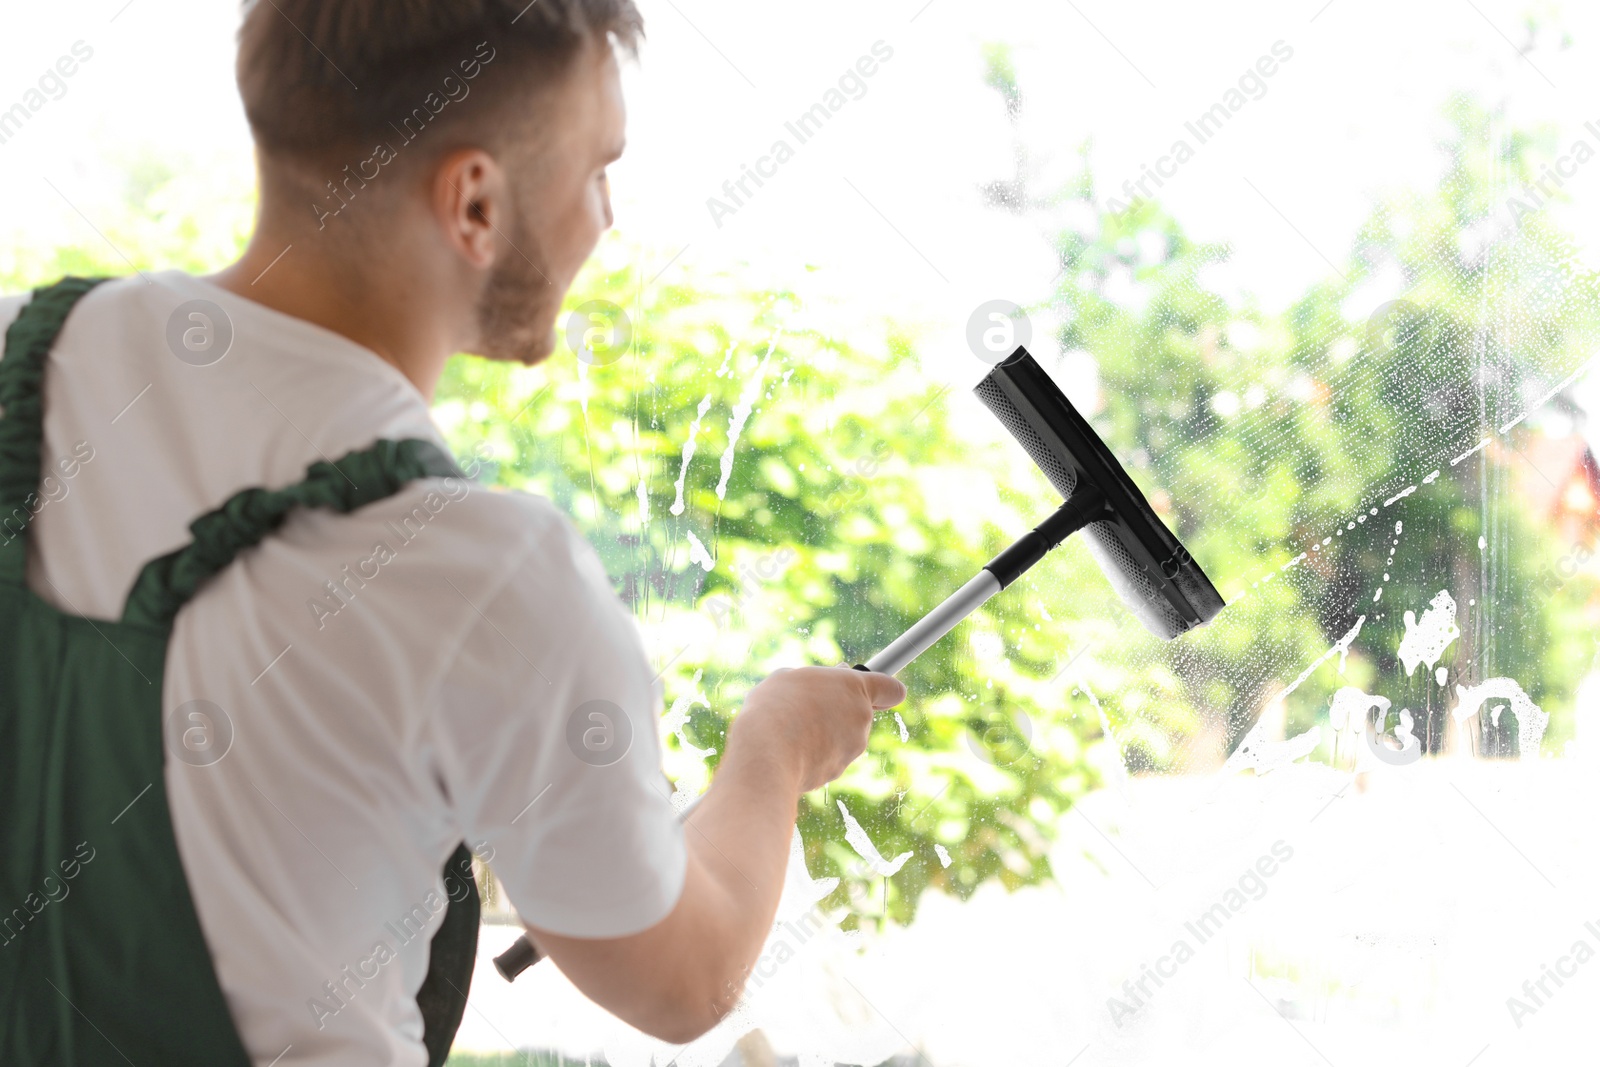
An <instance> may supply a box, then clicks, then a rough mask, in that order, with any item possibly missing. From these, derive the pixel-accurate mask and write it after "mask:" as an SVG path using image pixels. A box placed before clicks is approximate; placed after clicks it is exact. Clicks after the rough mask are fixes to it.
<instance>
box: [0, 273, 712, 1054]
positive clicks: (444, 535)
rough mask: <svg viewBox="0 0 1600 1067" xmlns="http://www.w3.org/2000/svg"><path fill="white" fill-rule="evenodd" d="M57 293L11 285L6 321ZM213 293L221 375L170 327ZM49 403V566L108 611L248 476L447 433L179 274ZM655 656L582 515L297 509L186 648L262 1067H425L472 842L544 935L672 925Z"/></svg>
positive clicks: (67, 333) (48, 594) (179, 694)
mask: <svg viewBox="0 0 1600 1067" xmlns="http://www.w3.org/2000/svg"><path fill="white" fill-rule="evenodd" d="M27 299H28V297H27V296H26V295H23V296H18V297H11V298H6V299H0V325H8V324H9V323H10V322H11V321H12V320H13V319H14V318H15V316H16V314H17V312H18V311H19V310H20V308H21V307H22V306H23V305H24V304H25V303H26V302H27ZM197 299H198V300H209V301H211V302H213V303H214V304H215V305H217V306H219V307H220V308H222V309H223V311H224V312H225V314H226V317H227V321H228V322H231V327H232V333H233V338H232V343H231V347H230V348H229V349H228V351H227V353H226V355H225V356H223V358H221V359H220V360H218V361H217V362H214V363H211V364H210V365H205V366H200V365H196V363H197V362H203V361H204V359H203V358H199V359H197V358H196V357H194V356H190V357H189V358H188V359H187V360H185V359H180V358H178V357H177V356H176V355H175V354H174V351H173V349H172V348H171V347H170V346H169V342H168V324H169V319H170V318H171V317H172V316H173V313H174V311H175V309H177V308H178V306H179V305H180V304H183V303H184V302H186V301H190V300H197ZM196 321H197V322H198V320H196ZM189 326H190V324H189V323H188V322H182V323H180V329H179V331H178V332H179V333H180V334H181V333H182V329H183V328H188V327H189ZM194 336H195V337H196V338H197V343H198V342H203V341H204V340H205V338H204V336H202V335H194ZM219 337H220V334H214V335H212V342H211V343H212V344H213V345H217V344H219V343H220V342H219V341H218V338H219ZM211 351H212V353H213V354H214V353H215V351H216V349H215V348H213V349H212V350H211ZM44 399H45V431H44V466H45V468H46V469H47V470H57V471H59V470H66V469H72V468H73V465H72V464H70V463H69V464H67V465H66V467H57V462H58V460H59V459H61V458H63V457H68V456H73V455H76V457H77V458H78V459H79V460H80V462H79V463H78V464H77V465H76V469H75V470H74V473H73V475H72V476H71V477H70V478H68V477H60V476H58V478H57V482H56V484H55V485H54V486H47V487H46V491H44V492H42V493H41V495H42V496H43V497H44V498H45V499H46V500H47V501H48V503H46V504H45V505H44V507H43V508H42V509H41V510H40V511H39V513H38V517H37V518H36V520H35V525H34V527H33V529H34V539H33V543H34V548H35V551H34V554H33V556H32V558H31V561H30V565H29V572H28V578H29V584H30V585H31V586H32V587H33V589H34V590H35V591H36V592H37V593H38V594H39V595H40V596H42V597H44V598H45V599H46V600H48V601H49V602H51V603H52V604H54V605H55V606H57V607H58V608H60V609H61V610H63V611H68V612H71V613H73V614H77V615H86V616H89V617H90V618H94V619H115V618H118V617H119V616H120V615H121V612H122V607H123V603H124V600H125V599H126V597H127V594H128V590H129V588H130V587H131V585H132V583H133V581H134V578H135V576H136V575H137V574H138V571H139V568H140V567H141V566H142V565H143V564H144V563H145V562H146V561H148V560H150V559H152V558H155V557H157V556H160V555H163V554H165V553H167V552H170V551H172V550H174V549H176V548H179V547H181V546H183V545H185V544H187V543H188V542H189V540H190V534H189V532H188V524H189V523H190V522H191V521H192V520H193V519H194V518H196V517H197V516H199V515H200V514H202V513H204V512H206V511H208V510H210V509H212V508H214V507H216V506H217V505H219V504H221V503H222V502H223V501H224V500H226V499H227V498H228V497H229V496H231V495H232V494H233V493H235V492H237V491H238V490H240V489H244V488H248V487H253V486H266V487H281V486H285V485H288V484H290V483H293V482H297V481H299V480H300V479H301V478H303V477H304V475H305V471H306V467H307V466H308V465H309V464H310V463H313V462H315V461H317V460H319V459H323V458H327V459H338V458H340V457H341V456H343V455H344V454H345V453H347V452H349V451H351V450H353V449H360V448H365V447H367V446H368V445H370V444H372V443H373V442H374V441H375V440H377V439H379V438H392V439H399V438H405V437H420V438H426V439H430V440H433V441H435V442H436V443H439V444H440V445H441V446H443V440H442V438H441V437H440V435H439V433H438V431H437V429H436V428H435V427H434V426H433V424H432V422H431V420H430V417H429V413H428V407H427V404H426V402H425V401H424V399H423V397H422V395H421V394H420V393H419V392H418V391H417V390H416V388H415V387H414V386H412V384H411V383H410V382H409V381H408V380H407V379H406V378H405V377H404V376H403V375H401V374H400V372H399V371H398V370H396V369H395V368H394V367H393V366H391V365H390V364H388V363H386V362H384V361H383V360H382V359H381V358H379V357H378V356H377V355H376V354H375V353H373V352H371V351H370V350H368V349H366V348H364V347H362V346H360V345H358V344H356V343H355V342H353V341H350V340H348V339H347V338H344V337H342V336H339V335H337V334H335V333H333V332H331V331H328V330H325V329H323V328H321V327H319V326H315V325H313V324H311V323H308V322H305V321H303V320H300V319H296V318H294V317H292V316H289V315H285V314H282V313H280V312H277V311H273V310H271V309H269V308H267V307H264V306H262V305H260V304H256V303H254V302H252V301H249V300H245V299H242V298H240V297H237V296H235V295H233V294H231V293H229V292H227V291H225V290H222V289H220V288H218V287H216V286H214V285H212V284H210V283H208V282H204V281H201V280H199V279H196V278H192V277H190V276H188V275H186V274H184V273H182V272H178V271H172V272H166V273H160V274H155V275H152V276H150V281H148V282H147V281H145V280H144V279H143V278H140V277H137V276H135V277H132V278H126V279H121V280H117V281H112V282H107V283H105V284H103V285H101V286H100V287H99V288H97V289H95V290H94V291H93V292H91V293H90V294H89V295H88V296H86V297H84V298H83V299H82V300H81V301H80V302H79V304H78V306H77V307H76V308H75V309H74V311H73V313H72V315H71V317H70V318H69V319H68V320H67V324H66V328H65V329H64V330H63V332H62V334H61V336H60V338H59V339H58V340H57V342H56V345H55V347H54V349H53V351H52V352H51V355H50V359H49V363H48V367H47V370H46V374H45V380H44ZM86 455H87V456H89V457H90V458H88V459H87V460H86V461H84V460H83V457H84V456H86ZM379 546H387V550H386V551H385V550H380V548H379ZM329 582H332V583H334V585H335V588H333V589H331V590H330V587H329V586H328V585H327V584H325V583H329ZM316 605H320V607H318V606H316ZM653 673H654V672H653V671H652V670H651V669H650V666H649V663H648V660H647V658H646V656H645V653H644V649H643V645H642V643H641V641H640V638H639V634H638V630H637V627H636V626H635V624H634V621H633V619H632V617H631V616H630V615H629V613H628V611H627V609H626V608H625V607H624V606H623V604H622V603H621V601H620V600H619V599H618V597H617V596H616V593H615V591H614V590H613V589H612V587H611V583H610V581H609V579H608V578H607V576H606V574H605V571H604V569H603V567H602V565H601V562H600V559H599V557H598V556H597V555H596V554H595V552H594V550H593V548H592V547H591V546H590V545H589V544H588V543H587V542H586V541H585V540H584V539H583V538H582V537H581V536H580V535H579V534H578V532H577V531H576V529H575V528H574V527H573V526H572V524H571V523H570V522H569V521H568V520H567V518H566V517H565V516H564V515H562V514H561V513H560V512H559V511H558V510H557V509H556V508H555V507H554V506H553V505H552V504H551V503H550V502H549V501H547V500H544V499H542V498H540V497H535V496H530V495H527V494H523V493H503V492H492V491H489V490H487V489H484V488H482V487H480V486H477V485H473V484H470V483H465V482H461V481H457V480H454V479H449V480H445V479H437V478H435V479H423V480H420V481H417V482H413V483H411V484H410V485H409V486H407V487H405V488H403V489H402V490H401V491H400V492H399V493H397V494H396V495H395V496H393V497H391V498H389V499H387V500H384V501H380V502H378V503H375V504H371V505H369V506H367V507H365V508H362V509H360V510H358V511H356V512H354V513H351V514H347V515H341V514H337V513H335V512H331V511H326V510H308V509H297V510H296V511H294V512H293V513H291V515H290V517H289V518H288V520H287V521H286V522H285V523H284V525H283V526H282V527H281V528H280V529H279V530H278V531H277V532H276V533H274V534H272V535H270V536H269V537H268V538H267V539H266V540H265V541H263V542H262V544H260V545H259V546H257V547H255V548H253V549H247V550H245V551H244V552H242V553H241V554H240V556H239V557H238V558H237V559H236V560H235V561H234V563H233V565H232V566H230V567H229V568H228V569H226V570H225V571H223V572H222V574H221V575H219V576H218V577H217V578H216V579H215V580H213V581H211V582H210V583H208V584H207V585H205V586H203V587H202V589H201V590H200V592H199V593H198V594H197V595H196V596H195V597H194V599H193V600H192V601H190V602H189V604H188V605H187V606H186V607H185V608H184V609H183V610H182V611H181V612H180V613H179V615H178V617H177V621H176V625H175V628H174V632H173V635H172V641H171V645H170V647H169V649H168V654H167V663H166V674H165V679H164V695H163V701H162V704H163V714H164V716H165V719H164V722H165V736H166V742H167V761H166V770H165V781H166V787H167V793H168V797H169V803H170V807H171V811H172V820H173V828H174V831H175V833H176V836H177V842H178V849H179V853H180V854H181V856H182V859H183V865H184V870H185V872H186V874H187V875H188V881H189V887H190V891H191V893H192V895H193V897H194V902H195V908H196V910H197V911H198V913H199V917H200V925H201V928H202V929H203V931H204V932H205V935H206V940H207V942H208V943H209V945H210V948H211V953H212V957H213V960H214V963H215V967H216V972H217V977H218V979H219V980H220V982H221V986H222V991H223V993H224V994H225V995H226V997H227V1001H228V1005H229V1007H230V1009H231V1011H232V1014H233V1019H234V1023H235V1024H236V1026H237V1028H238V1030H239V1033H240V1035H241V1037H242V1038H243V1040H244V1044H245V1048H246V1049H247V1050H248V1051H249V1053H250V1055H251V1057H252V1058H253V1060H254V1062H255V1063H256V1064H257V1065H259V1067H265V1065H267V1064H273V1063H276V1064H277V1065H278V1067H302V1065H309V1064H316V1065H330V1067H331V1065H334V1064H338V1065H339V1067H353V1065H367V1064H371V1065H380V1064H381V1065H384V1067H410V1065H420V1064H424V1063H425V1062H426V1054H425V1052H424V1049H423V1046H422V1044H421V1037H422V1019H421V1016H420V1014H419V1013H418V1011H417V1007H416V1003H415V993H416V990H417V989H418V987H419V986H420V985H421V983H422V979H423V976H424V975H425V974H426V972H427V965H428V942H429V939H430V938H431V937H432V935H433V933H434V931H435V930H436V929H437V928H438V926H439V923H440V922H441V921H442V919H443V916H444V911H445V908H444V905H445V902H446V890H445V887H444V883H443V882H442V881H441V879H440V870H441V868H442V866H443V864H444V861H445V860H446V859H447V858H448V856H449V855H450V853H451V851H452V850H453V849H454V848H455V846H456V844H457V843H458V842H460V841H462V840H466V841H467V842H469V844H471V845H472V846H473V847H474V849H475V850H476V851H478V852H479V853H480V855H484V856H485V857H487V858H489V859H490V862H491V866H492V867H493V869H494V871H495V873H496V875H497V876H498V877H499V879H500V881H501V882H502V884H503V885H504V886H505V890H506V894H507V896H508V898H509V899H510V901H511V903H512V905H513V906H515V908H516V909H517V911H518V912H519V913H520V915H521V916H522V918H523V919H524V920H526V921H527V922H529V923H531V924H533V925H535V926H539V927H543V928H546V929H549V930H552V931H555V932H558V933H562V934H568V935H573V936H580V937H584V936H590V937H607V936H620V935H624V934H629V933H634V932H637V931H639V930H643V929H645V928H647V927H649V926H652V925H654V924H655V923H656V922H658V921H659V920H661V919H662V918H664V917H665V916H666V914H667V913H668V912H669V911H670V910H671V909H672V907H673V905H674V904H675V902H676V901H677V898H678V895H679V893H680V891H681V889H682V884H683V872H684V861H685V854H684V846H683V838H682V831H681V829H680V828H679V826H678V823H677V821H676V820H675V819H674V817H673V814H672V811H671V807H670V804H669V802H668V799H667V796H668V786H667V783H666V781H665V779H664V777H663V776H662V774H661V767H660V760H661V752H660V741H659V737H658V733H657V729H658V728H657V723H658V721H659V712H660V702H661V690H660V686H659V685H658V684H657V683H656V680H655V678H653V677H652V675H653ZM157 681H158V682H159V681H160V680H157ZM195 700H204V701H209V702H211V703H212V704H214V705H216V706H217V707H220V708H221V709H222V711H223V713H224V715H225V716H226V724H231V731H232V739H231V743H229V744H228V747H227V748H226V752H225V754H224V755H222V756H221V758H220V759H215V757H216V755H217V754H218V752H219V751H221V747H220V746H221V744H222V743H223V740H224V735H225V734H226V733H227V727H226V725H225V724H223V723H221V722H219V723H217V724H214V725H213V726H212V728H211V729H212V732H210V733H208V732H207V730H206V728H205V727H206V723H205V720H201V719H194V718H191V717H190V716H189V713H190V712H191V711H193V710H195V709H196V707H197V706H195V705H190V706H189V707H187V708H184V705H186V704H188V702H190V701H195ZM590 701H605V702H609V705H614V706H615V707H617V708H620V709H623V711H624V712H625V716H626V718H625V722H623V723H620V724H617V723H613V724H609V728H610V729H611V730H612V731H614V733H612V734H607V733H606V732H605V731H606V729H607V723H606V721H605V720H604V719H593V718H591V717H590V712H592V711H594V710H596V709H599V710H601V711H602V713H603V712H604V711H605V709H606V708H607V706H608V705H606V704H595V705H590V704H589V702H590ZM199 707H200V708H201V709H202V710H203V707H204V706H199ZM179 709H182V710H179ZM574 724H575V725H574ZM623 727H626V728H623ZM595 730H599V731H600V732H599V733H595V732H593V731H595ZM586 731H589V733H588V735H587V740H589V741H592V742H594V744H591V745H590V747H589V748H587V749H586V748H585V747H584V741H585V740H586V737H585V732H586ZM629 732H631V735H632V737H631V743H629V744H628V746H627V748H626V749H625V754H623V755H621V756H620V758H618V757H617V753H619V752H623V751H624V749H623V746H622V743H621V737H622V735H623V734H626V733H629ZM607 741H610V742H611V746H612V747H610V748H607V747H605V746H606V742H607ZM186 742H187V744H186ZM596 750H598V754H597V752H596ZM580 752H581V753H583V754H584V755H585V756H587V758H580V755H579V753H580ZM175 753H181V754H184V755H185V756H186V757H187V760H186V759H184V758H175V756H174V754H175ZM207 760H215V761H214V762H207ZM611 760H614V762H608V761H611ZM132 799H133V798H130V800H132ZM130 995H133V996H136V995H138V994H137V991H130Z"/></svg>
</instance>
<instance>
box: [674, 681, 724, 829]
mask: <svg viewBox="0 0 1600 1067" xmlns="http://www.w3.org/2000/svg"><path fill="white" fill-rule="evenodd" d="M703 673H704V672H703V671H700V670H697V671H695V672H694V681H693V682H692V683H691V687H690V689H689V690H688V692H685V693H683V694H681V695H680V696H679V697H678V699H676V700H674V701H673V702H672V709H671V710H670V711H668V712H667V713H666V714H665V715H663V716H662V717H661V725H662V726H663V727H664V728H665V729H666V730H667V731H668V732H669V733H671V734H672V735H673V736H675V737H676V738H677V739H678V747H679V748H681V749H682V750H683V751H684V752H687V753H690V754H692V755H693V756H695V757H696V758H697V759H698V760H699V761H700V763H699V769H698V773H695V774H685V775H682V776H681V777H679V778H678V781H677V783H676V785H675V786H674V787H673V791H672V796H671V798H670V799H671V802H672V810H673V811H675V812H678V813H680V814H681V813H682V812H683V810H684V809H685V808H687V807H688V806H689V802H690V801H692V800H693V799H694V798H695V797H696V796H698V795H700V794H701V793H702V792H704V791H705V788H706V786H708V785H709V784H710V783H711V772H710V770H709V769H708V768H707V767H706V765H705V760H706V757H707V756H711V755H715V754H716V751H717V750H716V749H714V748H700V747H698V746H697V745H695V743H694V742H693V741H691V740H690V739H689V736H688V726H689V713H690V712H691V711H693V710H694V708H695V707H696V706H699V707H702V708H705V709H706V710H707V711H709V710H711V700H710V698H709V697H707V696H706V692H705V690H704V689H703V688H701V686H700V678H701V675H702V674H703Z"/></svg>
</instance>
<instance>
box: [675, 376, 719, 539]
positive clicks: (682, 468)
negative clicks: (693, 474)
mask: <svg viewBox="0 0 1600 1067" xmlns="http://www.w3.org/2000/svg"><path fill="white" fill-rule="evenodd" d="M710 410H711V394H710V393H707V394H706V395H705V396H704V397H703V398H702V399H701V401H700V408H699V410H698V411H696V412H695V416H694V421H693V422H691V423H690V424H689V439H688V440H687V441H685V442H684V443H683V462H682V463H681V464H679V466H678V481H677V483H676V488H677V494H678V495H677V496H676V497H674V498H673V501H672V507H671V508H670V509H668V510H670V511H671V512H672V513H673V514H674V515H682V514H683V480H684V479H685V478H686V477H688V475H689V461H690V460H692V459H694V441H695V437H697V436H698V435H699V433H700V420H701V419H703V418H705V417H706V412H708V411H710Z"/></svg>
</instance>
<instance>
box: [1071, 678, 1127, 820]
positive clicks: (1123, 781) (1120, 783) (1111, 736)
mask: <svg viewBox="0 0 1600 1067" xmlns="http://www.w3.org/2000/svg"><path fill="white" fill-rule="evenodd" d="M1078 690H1079V692H1081V693H1083V695H1084V696H1086V697H1088V698H1089V703H1090V704H1092V705H1094V710H1095V714H1097V715H1099V716H1100V729H1101V730H1102V731H1103V732H1104V733H1105V735H1106V740H1107V741H1110V742H1111V747H1112V748H1114V749H1116V750H1117V780H1116V783H1115V785H1116V787H1117V791H1118V792H1123V790H1124V788H1125V787H1126V786H1127V783H1128V764H1127V760H1126V758H1125V757H1124V756H1123V754H1122V742H1120V741H1118V740H1117V735H1116V734H1115V733H1113V732H1112V731H1111V720H1110V719H1109V718H1107V717H1106V709H1105V708H1103V707H1101V706H1100V698H1099V697H1097V696H1095V695H1094V690H1093V689H1090V688H1089V687H1088V685H1086V684H1085V683H1083V682H1081V681H1080V682H1079V683H1078ZM1123 799H1127V797H1126V794H1125V793H1124V797H1123Z"/></svg>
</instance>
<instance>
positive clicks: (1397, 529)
mask: <svg viewBox="0 0 1600 1067" xmlns="http://www.w3.org/2000/svg"><path fill="white" fill-rule="evenodd" d="M1404 532H1405V524H1404V523H1403V522H1401V521H1400V520H1399V519H1396V520H1394V540H1393V541H1391V542H1389V558H1388V559H1386V560H1384V561H1383V580H1384V581H1386V582H1387V581H1388V580H1389V565H1390V564H1392V563H1393V562H1394V554H1395V552H1396V551H1398V550H1399V548H1400V535H1401V534H1402V533H1404ZM1381 599H1383V586H1381V585H1380V586H1378V591H1377V592H1376V593H1373V594H1372V602H1373V603H1374V604H1376V603H1377V602H1378V601H1379V600H1381Z"/></svg>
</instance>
